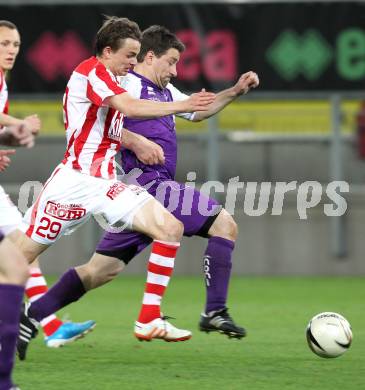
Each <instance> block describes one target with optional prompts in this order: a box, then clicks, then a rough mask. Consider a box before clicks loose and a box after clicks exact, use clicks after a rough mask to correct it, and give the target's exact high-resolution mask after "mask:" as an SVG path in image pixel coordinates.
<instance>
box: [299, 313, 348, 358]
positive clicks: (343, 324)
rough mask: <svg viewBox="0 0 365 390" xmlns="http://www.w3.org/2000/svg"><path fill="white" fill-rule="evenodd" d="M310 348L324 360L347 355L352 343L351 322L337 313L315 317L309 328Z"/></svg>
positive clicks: (320, 314)
mask: <svg viewBox="0 0 365 390" xmlns="http://www.w3.org/2000/svg"><path fill="white" fill-rule="evenodd" d="M306 334H307V342H308V345H309V348H310V349H311V350H312V351H313V352H314V353H315V354H317V355H318V356H320V357H323V358H335V357H337V356H340V355H342V354H343V353H345V352H346V351H347V350H348V349H349V347H350V345H351V342H352V331H351V325H350V324H349V322H348V321H347V320H346V318H344V317H343V316H341V315H340V314H337V313H331V312H324V313H319V314H317V315H316V316H314V317H313V318H312V319H311V320H310V321H309V324H308V326H307V330H306Z"/></svg>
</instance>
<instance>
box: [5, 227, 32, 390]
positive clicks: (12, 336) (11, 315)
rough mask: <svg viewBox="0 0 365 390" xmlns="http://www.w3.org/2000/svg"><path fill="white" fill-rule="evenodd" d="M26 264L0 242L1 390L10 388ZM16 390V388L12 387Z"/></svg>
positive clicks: (6, 244)
mask: <svg viewBox="0 0 365 390" xmlns="http://www.w3.org/2000/svg"><path fill="white" fill-rule="evenodd" d="M2 238H3V237H2V234H0V240H1V239H2ZM28 275H29V274H28V265H27V262H26V260H25V258H24V257H23V255H22V254H21V252H20V251H19V250H18V249H17V248H16V247H15V246H14V244H13V243H12V242H11V241H10V240H9V239H7V238H5V239H3V240H1V242H0V307H1V310H0V346H1V348H0V389H11V388H12V386H13V384H12V381H11V372H12V369H13V365H14V357H15V344H16V340H17V335H18V331H19V319H20V308H21V304H22V301H23V295H24V284H25V282H26V280H27V278H28ZM14 388H15V387H14Z"/></svg>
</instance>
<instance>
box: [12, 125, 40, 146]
mask: <svg viewBox="0 0 365 390" xmlns="http://www.w3.org/2000/svg"><path fill="white" fill-rule="evenodd" d="M6 130H7V132H8V133H9V140H10V142H9V143H7V145H9V146H24V147H26V148H32V147H33V146H34V143H35V135H34V134H33V133H32V130H31V129H30V128H29V127H27V125H26V123H24V124H22V125H17V126H9V127H7V128H6Z"/></svg>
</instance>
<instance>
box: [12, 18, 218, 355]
mask: <svg viewBox="0 0 365 390" xmlns="http://www.w3.org/2000/svg"><path fill="white" fill-rule="evenodd" d="M140 40H141V32H140V30H139V27H138V25H137V24H136V23H134V22H132V21H130V20H128V19H126V18H117V17H111V18H108V19H107V20H106V21H105V23H104V24H103V26H102V27H101V28H100V30H99V31H98V33H97V36H96V45H95V52H96V56H94V57H91V58H89V59H87V60H85V61H84V62H82V63H81V64H80V65H79V66H78V67H76V69H75V70H74V72H73V73H72V76H71V78H70V80H69V82H68V84H67V88H66V93H65V95H64V101H63V106H64V122H65V127H66V133H67V150H66V153H65V157H64V159H63V161H62V163H61V164H60V165H59V166H58V167H57V168H56V169H55V171H54V172H53V174H52V175H51V177H50V178H49V180H48V181H47V183H46V184H45V186H44V189H43V191H42V193H41V194H40V196H39V197H38V199H37V201H36V203H35V204H34V205H33V206H32V207H31V208H30V209H29V210H28V211H27V213H26V215H25V218H24V220H23V222H24V224H23V230H24V231H25V232H26V239H24V240H22V241H21V242H20V243H19V245H20V248H21V249H22V250H23V251H24V253H25V254H26V256H27V258H28V259H29V260H30V261H32V260H33V259H34V258H35V257H36V256H38V255H39V254H40V253H41V252H43V251H44V250H46V249H47V248H48V247H49V246H50V245H52V244H53V243H54V242H55V241H56V240H58V239H59V238H60V237H61V236H62V235H63V234H65V233H70V232H71V231H73V230H74V229H76V228H77V227H78V226H80V225H81V224H82V223H84V222H85V221H86V220H87V219H88V218H90V216H91V215H94V216H95V217H96V218H103V219H104V220H106V222H107V223H108V225H109V226H112V227H113V226H116V225H118V226H121V225H123V227H124V228H128V229H131V230H135V231H139V232H141V233H144V234H146V235H147V236H149V237H151V238H152V239H153V240H154V244H153V246H152V255H151V256H152V258H153V257H155V256H153V254H156V255H158V256H161V251H165V250H166V251H168V253H169V256H161V259H162V260H163V258H166V263H164V262H163V264H161V265H160V266H158V267H157V268H156V267H154V270H155V272H152V271H149V277H150V278H152V279H153V280H154V281H155V283H153V282H150V280H148V281H147V286H146V291H145V299H144V302H143V306H142V310H141V314H140V317H139V321H138V323H139V325H140V329H139V330H138V332H135V333H136V335H137V337H139V336H140V337H139V338H141V339H151V338H164V339H165V340H167V341H179V340H186V339H188V338H190V336H191V333H190V332H189V331H186V330H183V329H178V328H175V327H174V326H172V325H171V324H170V323H168V322H167V321H166V320H165V319H164V318H163V317H162V316H161V312H160V309H159V306H160V301H161V298H162V296H163V294H164V291H165V288H166V286H167V283H168V281H169V279H170V274H171V272H172V268H173V262H174V258H175V254H176V251H177V249H178V247H179V245H180V244H179V243H180V240H181V237H182V233H183V228H182V224H181V223H180V222H179V221H177V219H176V218H175V217H173V216H172V215H171V214H170V213H169V212H168V211H167V210H166V209H165V208H164V207H163V206H162V205H161V204H160V203H159V202H158V201H157V200H155V199H154V198H153V197H152V196H151V195H149V194H148V193H147V191H145V190H144V189H142V188H140V187H137V186H127V185H125V184H124V183H122V182H120V181H118V180H117V178H116V171H115V161H114V158H115V155H116V154H117V153H118V151H119V149H120V146H121V141H122V139H124V137H126V136H128V132H127V131H124V130H123V115H127V116H128V117H131V118H133V117H134V118H141V119H142V118H149V117H162V116H165V115H170V114H175V113H179V112H195V111H205V110H207V109H208V106H209V105H210V104H211V103H212V102H213V101H214V99H215V95H214V94H212V93H207V92H205V91H203V92H199V93H196V94H193V95H191V97H189V98H188V99H187V100H184V101H179V102H168V103H164V102H154V101H150V100H140V99H135V98H133V97H132V96H130V95H129V94H128V93H127V92H126V91H125V90H124V89H123V88H122V86H121V85H120V77H119V76H125V75H126V74H127V72H128V70H129V69H130V68H131V67H133V66H134V65H135V64H136V63H137V55H138V52H139V50H140ZM163 253H165V252H163ZM151 264H153V260H152V261H151ZM166 264H167V266H166ZM152 267H153V266H152V265H151V269H152ZM122 268H123V267H122V266H121V264H120V262H119V261H112V262H110V261H109V260H108V259H107V260H104V259H103V258H102V257H101V258H99V259H98V260H97V261H94V260H93V259H91V260H90V262H89V263H87V264H84V265H82V266H79V267H76V268H72V269H70V270H69V271H67V272H66V273H65V274H64V275H63V276H62V277H61V279H60V280H59V282H58V283H56V284H55V285H54V286H53V287H52V288H51V289H50V290H49V292H48V293H46V294H45V295H44V296H43V297H41V298H40V299H38V300H37V301H35V302H34V303H32V304H31V305H30V307H29V308H28V309H27V310H26V313H24V314H26V316H27V317H28V318H32V319H33V320H36V321H41V320H42V319H43V318H45V317H46V316H48V315H49V314H51V313H54V312H55V311H57V310H59V309H60V308H62V307H64V306H66V305H67V304H69V303H71V302H73V301H76V300H78V299H80V298H81V296H83V295H84V294H85V293H86V292H87V291H88V290H91V289H93V288H96V287H99V286H101V285H102V284H104V283H106V282H108V281H110V280H112V279H113V278H114V277H115V276H116V275H117V274H118V273H119V272H120V270H121V269H122ZM156 271H157V273H156ZM154 275H157V278H156V277H155V276H154ZM151 284H154V285H155V284H156V285H158V286H160V287H158V288H156V289H153V291H152V292H151V290H150V289H151ZM23 341H24V340H23ZM29 341H30V338H29ZM23 347H25V348H26V346H25V345H24V343H23Z"/></svg>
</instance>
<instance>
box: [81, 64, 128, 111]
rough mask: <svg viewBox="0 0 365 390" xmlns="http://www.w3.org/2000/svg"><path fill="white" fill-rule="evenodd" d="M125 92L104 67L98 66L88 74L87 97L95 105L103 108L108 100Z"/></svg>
mask: <svg viewBox="0 0 365 390" xmlns="http://www.w3.org/2000/svg"><path fill="white" fill-rule="evenodd" d="M124 92H126V90H125V89H124V88H122V87H121V86H120V85H119V84H118V82H117V81H116V80H115V79H114V78H112V76H111V75H110V73H109V72H108V71H107V70H106V68H105V67H104V66H103V65H101V64H98V65H97V66H96V67H95V68H93V69H92V70H91V72H90V73H89V74H88V80H87V97H88V99H90V101H91V102H92V103H93V104H95V105H97V106H102V105H103V102H104V100H105V99H106V98H108V97H111V96H115V95H120V94H121V93H124Z"/></svg>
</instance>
